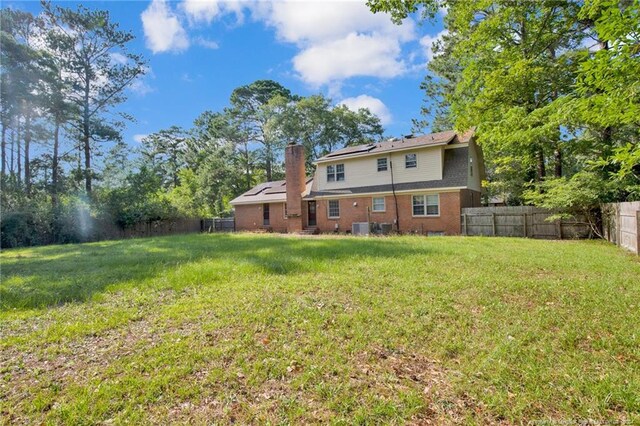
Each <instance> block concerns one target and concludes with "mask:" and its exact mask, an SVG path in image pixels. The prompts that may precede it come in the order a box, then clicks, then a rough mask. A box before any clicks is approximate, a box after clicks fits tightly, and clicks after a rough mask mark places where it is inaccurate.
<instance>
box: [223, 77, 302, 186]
mask: <svg viewBox="0 0 640 426" xmlns="http://www.w3.org/2000/svg"><path fill="white" fill-rule="evenodd" d="M276 97H282V98H284V99H286V100H294V97H293V96H292V95H291V92H290V91H289V89H286V88H285V87H283V86H282V85H281V84H280V83H277V82H275V81H273V80H257V81H254V82H253V83H251V84H248V85H246V86H241V87H238V88H237V89H235V90H234V91H233V92H232V94H231V99H230V100H231V108H230V109H229V112H230V113H231V114H232V115H233V116H234V118H235V120H236V121H237V122H241V123H242V124H241V126H242V133H243V134H244V136H245V137H246V138H247V142H248V143H257V144H259V145H261V147H262V148H261V157H262V159H263V161H264V171H265V174H266V177H267V180H268V181H270V180H272V175H273V164H274V162H275V160H276V158H277V157H278V154H279V153H280V151H281V150H282V149H284V145H285V141H283V140H280V139H278V138H277V135H276V134H275V133H274V132H273V131H270V130H271V129H270V123H271V122H272V120H274V117H275V116H276V115H278V113H279V112H281V108H282V103H281V102H275V103H274V102H270V101H271V100H272V99H274V98H276ZM238 127H239V126H238Z"/></svg>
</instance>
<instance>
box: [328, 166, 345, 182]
mask: <svg viewBox="0 0 640 426" xmlns="http://www.w3.org/2000/svg"><path fill="white" fill-rule="evenodd" d="M338 168H341V169H342V171H338ZM340 177H342V179H340ZM344 179H345V174H344V163H340V164H329V165H328V166H327V182H344Z"/></svg>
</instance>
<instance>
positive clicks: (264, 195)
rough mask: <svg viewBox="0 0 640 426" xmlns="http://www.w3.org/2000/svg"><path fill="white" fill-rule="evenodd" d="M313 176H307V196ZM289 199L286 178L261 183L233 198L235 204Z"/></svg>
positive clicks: (232, 201)
mask: <svg viewBox="0 0 640 426" xmlns="http://www.w3.org/2000/svg"><path fill="white" fill-rule="evenodd" d="M312 182H313V178H312V177H307V180H306V183H307V185H306V187H305V191H304V192H303V193H302V196H305V195H306V194H308V193H309V191H310V190H311V183H312ZM286 200H287V183H286V181H284V180H276V181H273V182H264V183H259V184H258V185H256V186H254V187H253V188H251V189H250V190H248V191H247V192H245V193H244V194H242V195H240V196H238V197H236V198H234V199H233V200H231V205H234V204H262V203H284V202H285V201H286Z"/></svg>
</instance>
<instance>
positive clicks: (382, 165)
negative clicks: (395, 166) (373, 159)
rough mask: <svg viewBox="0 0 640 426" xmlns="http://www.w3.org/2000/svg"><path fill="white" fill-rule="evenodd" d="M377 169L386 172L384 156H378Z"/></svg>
mask: <svg viewBox="0 0 640 426" xmlns="http://www.w3.org/2000/svg"><path fill="white" fill-rule="evenodd" d="M378 171H379V172H386V171H387V159H386V158H378Z"/></svg>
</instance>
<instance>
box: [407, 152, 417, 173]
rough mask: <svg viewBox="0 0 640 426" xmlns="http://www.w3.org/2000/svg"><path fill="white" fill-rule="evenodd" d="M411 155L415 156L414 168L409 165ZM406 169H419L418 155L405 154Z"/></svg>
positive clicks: (413, 153) (412, 153)
mask: <svg viewBox="0 0 640 426" xmlns="http://www.w3.org/2000/svg"><path fill="white" fill-rule="evenodd" d="M410 155H413V158H414V160H413V162H412V163H413V166H408V164H409V163H408V161H407V160H408V159H409V156H410ZM404 168H405V169H416V168H418V154H416V153H415V152H410V153H409V154H405V155H404Z"/></svg>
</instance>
